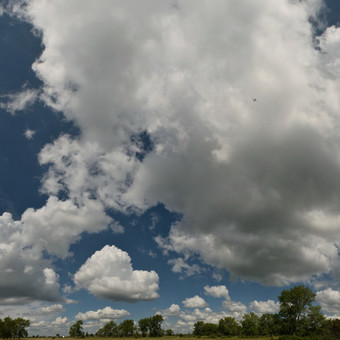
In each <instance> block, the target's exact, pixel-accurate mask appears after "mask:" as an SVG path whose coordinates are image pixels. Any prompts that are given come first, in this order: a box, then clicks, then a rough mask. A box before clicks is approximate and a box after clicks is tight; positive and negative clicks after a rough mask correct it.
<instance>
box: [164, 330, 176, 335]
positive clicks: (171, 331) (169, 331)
mask: <svg viewBox="0 0 340 340" xmlns="http://www.w3.org/2000/svg"><path fill="white" fill-rule="evenodd" d="M165 335H166V336H173V335H175V333H174V331H173V330H172V329H167V330H166V331H165Z"/></svg>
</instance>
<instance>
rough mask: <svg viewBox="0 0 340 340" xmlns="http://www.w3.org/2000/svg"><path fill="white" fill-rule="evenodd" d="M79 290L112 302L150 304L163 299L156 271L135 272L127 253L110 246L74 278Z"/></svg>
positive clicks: (88, 260) (88, 262) (88, 261)
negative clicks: (159, 298) (149, 302)
mask: <svg viewBox="0 0 340 340" xmlns="http://www.w3.org/2000/svg"><path fill="white" fill-rule="evenodd" d="M74 282H75V284H76V286H77V287H78V288H84V289H87V290H88V291H89V292H90V293H92V294H93V295H96V296H98V297H101V298H104V299H110V300H112V301H127V302H136V301H148V300H154V299H157V298H158V297H159V295H158V293H157V290H158V282H159V277H158V275H157V273H156V272H155V271H150V272H148V271H144V270H133V268H132V264H131V258H130V256H129V255H128V253H126V252H125V251H122V250H120V249H118V248H117V247H115V246H108V245H106V246H105V247H104V248H103V249H101V250H99V251H96V252H95V253H94V254H93V255H92V256H91V257H90V258H88V259H87V261H86V262H85V263H84V264H83V265H82V266H81V267H80V268H79V270H78V271H77V272H76V273H75V275H74Z"/></svg>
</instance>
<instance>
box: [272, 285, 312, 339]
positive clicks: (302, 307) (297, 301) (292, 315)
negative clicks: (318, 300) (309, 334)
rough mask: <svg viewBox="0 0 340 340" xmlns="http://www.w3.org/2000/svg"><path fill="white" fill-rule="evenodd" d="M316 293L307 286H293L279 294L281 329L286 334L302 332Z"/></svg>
mask: <svg viewBox="0 0 340 340" xmlns="http://www.w3.org/2000/svg"><path fill="white" fill-rule="evenodd" d="M315 296H316V294H315V293H314V292H313V291H312V290H311V289H310V288H308V287H305V286H295V287H293V288H291V289H289V290H283V291H282V292H281V294H280V296H279V302H280V312H279V315H280V318H281V320H282V330H283V332H284V333H286V334H301V333H303V329H304V325H305V322H306V320H305V319H306V317H307V314H308V312H309V309H310V307H311V306H312V303H313V302H314V300H315Z"/></svg>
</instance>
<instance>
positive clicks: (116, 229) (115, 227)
mask: <svg viewBox="0 0 340 340" xmlns="http://www.w3.org/2000/svg"><path fill="white" fill-rule="evenodd" d="M110 228H111V230H112V232H113V233H114V234H124V227H123V226H122V225H121V224H120V223H118V222H117V221H115V222H113V223H111V225H110Z"/></svg>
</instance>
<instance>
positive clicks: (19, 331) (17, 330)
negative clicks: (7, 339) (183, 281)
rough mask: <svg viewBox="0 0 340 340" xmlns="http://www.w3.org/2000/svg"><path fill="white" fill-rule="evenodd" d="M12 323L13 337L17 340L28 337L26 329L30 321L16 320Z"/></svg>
mask: <svg viewBox="0 0 340 340" xmlns="http://www.w3.org/2000/svg"><path fill="white" fill-rule="evenodd" d="M13 321H14V322H13V327H14V329H13V335H14V336H15V337H16V338H19V339H20V338H26V337H27V335H28V333H27V330H26V327H29V325H30V321H29V320H25V319H22V318H17V319H15V320H13Z"/></svg>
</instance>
